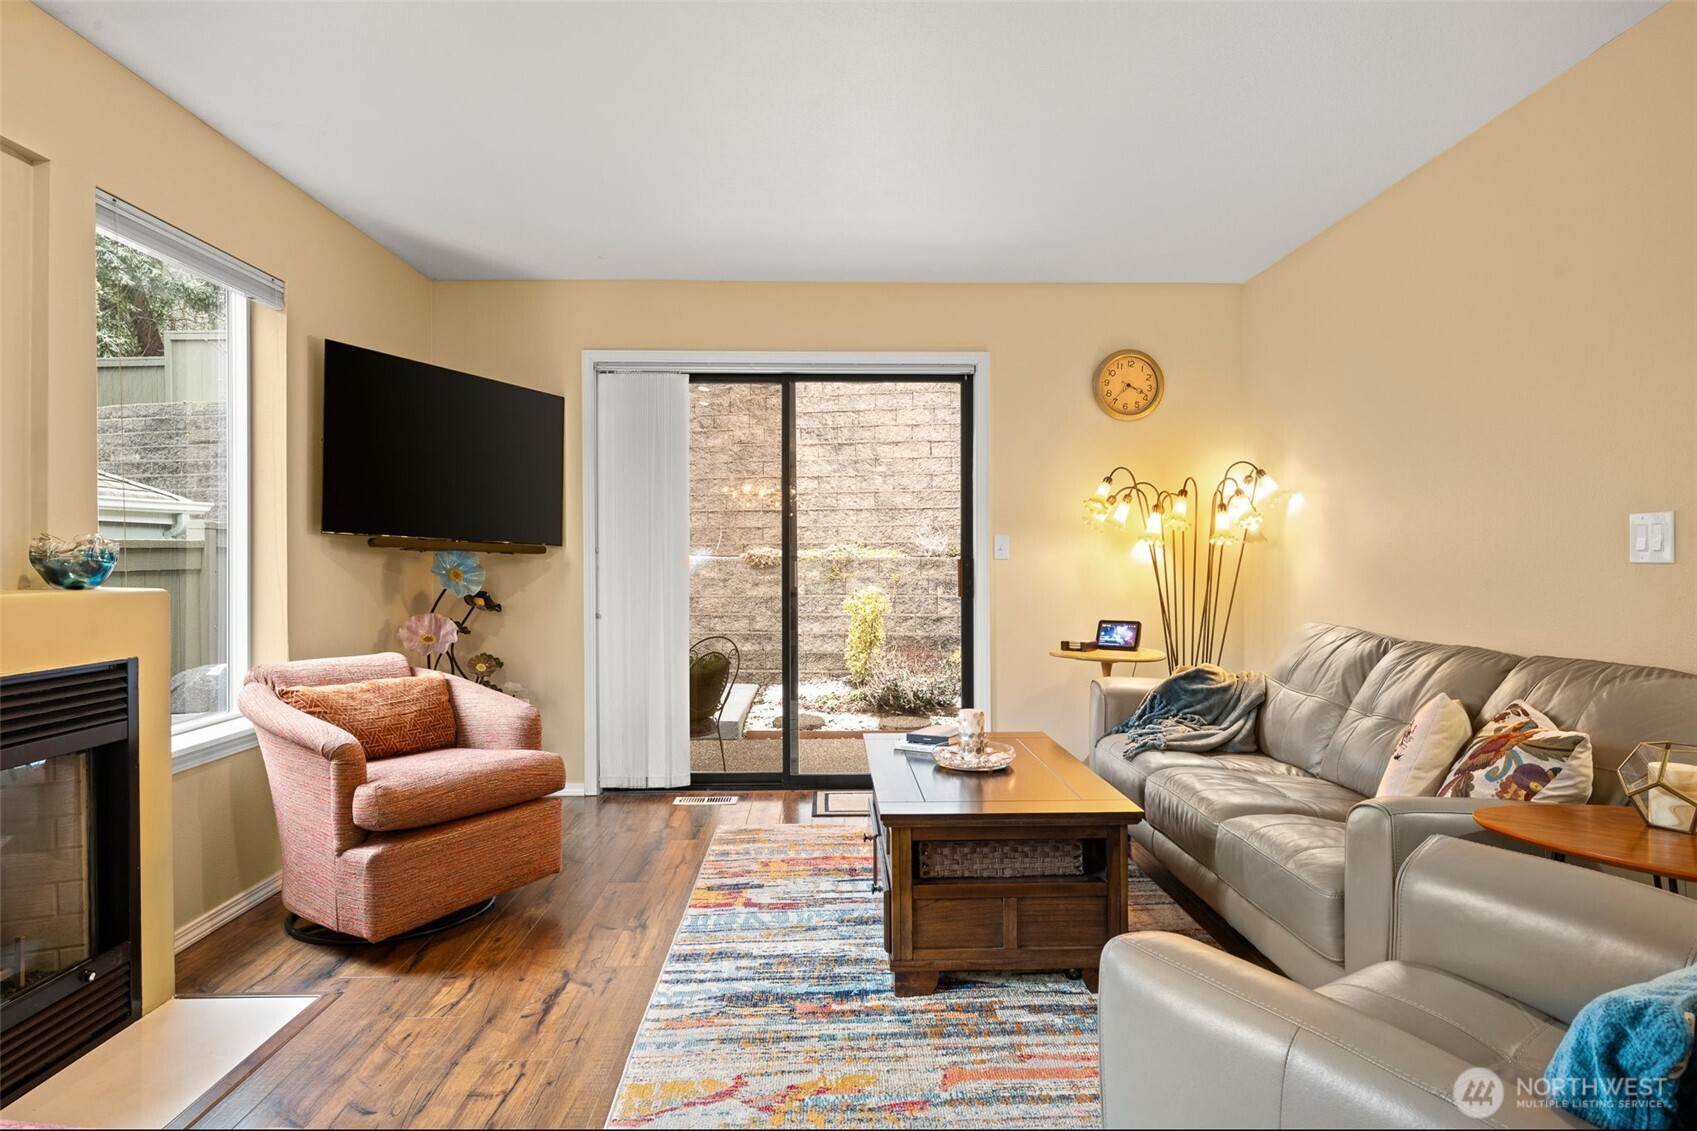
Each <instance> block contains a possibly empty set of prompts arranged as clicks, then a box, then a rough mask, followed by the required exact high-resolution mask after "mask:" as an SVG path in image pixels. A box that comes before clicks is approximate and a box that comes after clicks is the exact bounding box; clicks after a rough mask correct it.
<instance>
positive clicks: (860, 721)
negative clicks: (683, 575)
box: [690, 375, 972, 785]
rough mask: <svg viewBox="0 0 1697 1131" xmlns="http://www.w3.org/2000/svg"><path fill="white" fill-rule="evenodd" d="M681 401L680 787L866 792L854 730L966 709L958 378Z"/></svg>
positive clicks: (863, 380)
mask: <svg viewBox="0 0 1697 1131" xmlns="http://www.w3.org/2000/svg"><path fill="white" fill-rule="evenodd" d="M690 394H691V395H690V444H691V448H690V476H691V483H690V506H691V519H690V530H691V547H692V549H691V559H690V570H691V573H690V633H691V638H692V640H693V641H694V647H693V648H692V650H691V651H692V656H691V660H690V671H691V722H692V727H691V734H692V738H691V766H692V769H693V772H694V777H695V779H696V780H698V781H709V780H715V779H716V780H723V781H730V780H749V781H766V782H774V783H776V782H782V783H786V784H794V785H842V784H858V783H860V782H863V781H864V779H865V774H866V756H865V747H864V744H863V742H862V737H863V736H864V735H865V734H867V733H876V732H890V731H895V732H905V731H908V730H912V729H915V728H916V727H919V726H925V725H929V724H930V723H931V722H933V721H938V720H942V719H945V718H949V717H952V716H953V715H954V713H955V712H956V711H957V710H958V709H959V708H960V706H961V705H962V703H963V696H970V690H969V689H970V688H971V686H972V672H971V665H972V660H971V657H972V647H971V638H970V630H971V623H972V615H971V608H972V595H971V590H972V562H971V560H970V547H971V545H972V529H971V482H970V474H969V469H970V468H971V466H972V461H971V433H972V427H971V415H970V414H971V390H970V385H969V380H968V379H967V378H965V377H953V376H943V377H938V376H926V377H905V376H904V377H847V376H845V377H813V376H786V377H747V378H744V377H732V376H722V375H713V376H697V377H692V378H691V388H690ZM710 710H711V711H712V712H713V713H712V714H711V717H709V711H710Z"/></svg>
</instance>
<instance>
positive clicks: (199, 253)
mask: <svg viewBox="0 0 1697 1131" xmlns="http://www.w3.org/2000/svg"><path fill="white" fill-rule="evenodd" d="M94 223H95V226H96V227H98V228H101V229H102V230H104V231H105V232H106V233H107V234H109V235H112V236H114V237H116V238H118V239H120V240H123V241H124V242H125V243H128V244H134V245H135V246H137V247H139V248H141V249H143V250H144V251H146V252H148V253H149V254H151V255H157V256H159V257H160V258H162V259H168V260H170V261H171V262H173V263H175V264H176V265H177V266H179V267H182V268H184V269H185V270H188V271H192V272H194V273H195V274H196V275H199V276H201V277H202V278H205V279H210V280H211V281H212V282H214V283H217V284H219V285H220V286H224V287H228V288H229V289H230V290H232V291H236V292H237V293H239V294H244V295H246V296H247V297H248V298H250V299H252V300H253V301H254V302H257V303H259V304H260V305H262V306H269V307H270V308H271V309H272V310H282V309H283V280H281V279H278V278H276V277H274V276H272V275H268V274H266V273H265V272H264V271H261V270H260V269H259V268H257V267H255V266H253V265H252V264H251V263H244V262H242V261H241V260H240V259H237V258H236V257H235V256H233V255H231V254H229V253H228V252H224V251H219V250H218V249H217V248H215V247H213V246H212V245H211V244H209V243H207V242H206V241H205V240H200V239H196V238H195V237H194V236H191V235H189V234H188V233H187V232H185V231H183V230H182V229H181V228H177V227H174V226H173V225H171V224H167V223H166V222H165V221H163V220H161V219H160V218H159V217H157V216H154V215H152V214H151V213H147V212H143V211H142V210H141V209H139V208H137V207H136V206H135V205H133V204H130V203H129V202H127V201H123V200H119V199H118V198H117V197H115V196H113V195H112V194H111V193H109V192H106V191H104V190H101V189H96V190H95V193H94Z"/></svg>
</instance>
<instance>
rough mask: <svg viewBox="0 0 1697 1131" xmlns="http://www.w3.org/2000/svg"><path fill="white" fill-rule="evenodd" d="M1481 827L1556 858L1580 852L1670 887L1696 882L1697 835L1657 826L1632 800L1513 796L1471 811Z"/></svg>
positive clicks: (1592, 858)
mask: <svg viewBox="0 0 1697 1131" xmlns="http://www.w3.org/2000/svg"><path fill="white" fill-rule="evenodd" d="M1473 819H1474V820H1475V821H1476V822H1478V824H1479V827H1480V828H1484V829H1489V830H1490V831H1491V832H1494V833H1498V834H1500V835H1502V836H1506V837H1509V838H1511V839H1513V840H1518V841H1521V842H1523V843H1525V844H1535V845H1537V846H1538V847H1539V848H1542V849H1545V850H1546V851H1548V852H1549V853H1550V854H1551V855H1552V856H1553V857H1554V858H1555V859H1557V860H1565V859H1566V858H1567V857H1569V856H1577V857H1579V858H1580V859H1581V860H1592V861H1595V862H1596V863H1599V864H1608V865H1610V866H1611V867H1615V868H1625V869H1626V870H1628V871H1631V872H1644V873H1647V874H1648V875H1649V876H1650V877H1651V878H1652V879H1654V880H1655V883H1656V886H1657V887H1661V886H1662V880H1663V879H1666V880H1667V882H1668V887H1669V889H1670V890H1672V891H1676V892H1677V891H1678V890H1679V881H1680V880H1690V881H1694V882H1697V836H1691V835H1689V834H1687V833H1680V832H1674V831H1673V830H1672V829H1655V828H1651V827H1650V826H1649V825H1646V824H1645V823H1644V819H1643V818H1642V817H1640V816H1639V815H1638V810H1636V809H1634V808H1632V806H1630V805H1540V804H1537V803H1535V802H1525V801H1521V802H1509V803H1507V804H1503V805H1487V806H1485V807H1484V808H1482V809H1476V810H1474V812H1473Z"/></svg>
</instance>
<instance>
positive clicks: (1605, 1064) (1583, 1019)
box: [1544, 966, 1697, 1131]
mask: <svg viewBox="0 0 1697 1131" xmlns="http://www.w3.org/2000/svg"><path fill="white" fill-rule="evenodd" d="M1694 1018H1697V966H1687V967H1685V968H1684V969H1683V970H1675V971H1674V972H1673V973H1671V974H1664V975H1662V976H1661V977H1660V978H1657V979H1656V980H1655V981H1652V982H1643V983H1641V984H1639V985H1636V986H1627V987H1625V988H1623V989H1618V990H1611V991H1610V992H1608V993H1606V994H1604V995H1602V996H1601V997H1599V998H1597V999H1596V1000H1595V1001H1593V1002H1591V1004H1589V1005H1587V1006H1586V1007H1585V1008H1584V1009H1582V1010H1580V1011H1579V1016H1578V1017H1575V1018H1574V1019H1573V1027H1572V1028H1570V1029H1569V1030H1568V1031H1567V1036H1565V1037H1563V1038H1562V1042H1561V1047H1560V1048H1558V1049H1556V1055H1555V1058H1554V1059H1552V1060H1551V1061H1550V1066H1549V1067H1548V1068H1546V1069H1545V1070H1544V1079H1545V1080H1546V1081H1548V1082H1549V1085H1550V1093H1549V1094H1550V1102H1552V1103H1554V1104H1555V1105H1556V1106H1558V1107H1562V1108H1565V1109H1567V1110H1568V1111H1570V1112H1572V1113H1573V1114H1575V1115H1577V1116H1579V1117H1580V1118H1581V1119H1584V1120H1586V1121H1588V1122H1590V1123H1594V1124H1596V1125H1597V1126H1598V1127H1616V1128H1634V1129H1644V1131H1653V1129H1660V1128H1674V1127H1681V1128H1683V1127H1691V1126H1692V1125H1693V1124H1694V1123H1697V1089H1694V1088H1693V1086H1692V1081H1693V1078H1694V1074H1692V1073H1689V1072H1687V1071H1686V1068H1687V1066H1688V1065H1689V1064H1690V1060H1691V1051H1692V1027H1693V1023H1694Z"/></svg>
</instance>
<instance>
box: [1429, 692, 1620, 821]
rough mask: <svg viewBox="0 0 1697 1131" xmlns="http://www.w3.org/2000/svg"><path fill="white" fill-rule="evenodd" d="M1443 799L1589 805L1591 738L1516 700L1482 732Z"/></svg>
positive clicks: (1454, 768)
mask: <svg viewBox="0 0 1697 1131" xmlns="http://www.w3.org/2000/svg"><path fill="white" fill-rule="evenodd" d="M1438 796H1439V797H1495V798H1498V799H1499V800H1502V801H1558V802H1560V801H1567V802H1574V803H1583V802H1585V801H1589V800H1590V799H1591V738H1590V736H1589V735H1585V734H1581V733H1579V732H1578V731H1572V730H1560V729H1558V728H1557V727H1556V725H1555V724H1554V723H1552V722H1550V720H1549V719H1547V718H1545V717H1544V716H1543V715H1541V714H1539V713H1538V712H1537V711H1536V710H1534V709H1533V708H1532V707H1529V706H1527V705H1526V704H1525V703H1523V702H1521V701H1520V700H1518V699H1517V700H1515V701H1514V702H1513V703H1510V704H1509V705H1508V706H1507V707H1505V708H1503V710H1502V711H1501V712H1500V713H1499V714H1498V715H1496V717H1494V718H1492V719H1491V720H1490V721H1488V722H1487V723H1485V725H1484V726H1482V727H1480V728H1479V733H1478V734H1476V735H1474V736H1473V741H1472V742H1471V743H1469V744H1468V747H1467V750H1466V751H1465V752H1463V754H1462V755H1461V757H1460V758H1459V759H1457V760H1456V763H1455V765H1454V766H1452V767H1451V768H1450V774H1449V778H1448V779H1447V780H1445V782H1444V784H1443V786H1442V787H1441V788H1440V789H1439V790H1438Z"/></svg>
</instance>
